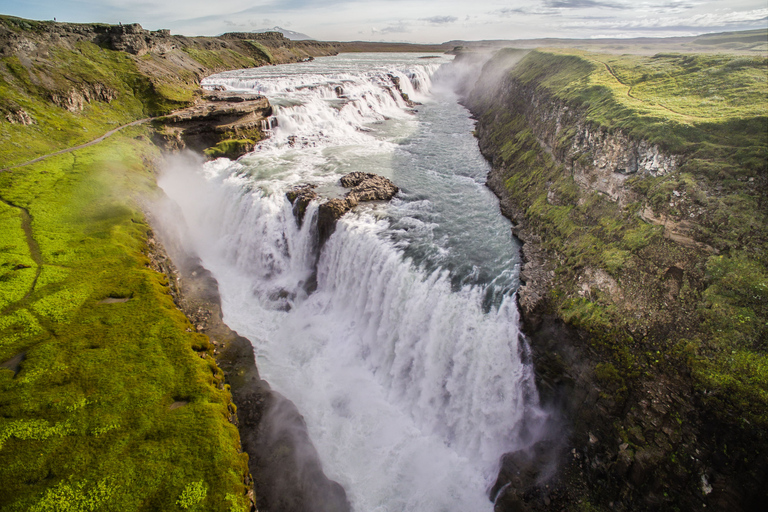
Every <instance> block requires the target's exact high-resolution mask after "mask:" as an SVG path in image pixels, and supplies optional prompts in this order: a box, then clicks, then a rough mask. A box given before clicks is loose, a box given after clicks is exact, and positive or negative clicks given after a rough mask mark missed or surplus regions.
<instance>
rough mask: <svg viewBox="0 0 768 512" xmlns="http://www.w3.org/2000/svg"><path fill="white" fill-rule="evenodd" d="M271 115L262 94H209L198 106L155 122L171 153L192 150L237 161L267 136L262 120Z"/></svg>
mask: <svg viewBox="0 0 768 512" xmlns="http://www.w3.org/2000/svg"><path fill="white" fill-rule="evenodd" d="M271 114H272V107H271V105H270V104H269V101H268V100H267V98H265V97H264V96H261V95H259V94H245V93H244V94H233V93H227V92H223V91H210V92H207V93H206V95H205V96H204V97H203V99H202V100H201V101H198V102H197V103H196V104H195V105H193V106H191V107H188V108H185V109H183V110H178V111H176V112H174V113H173V114H172V115H169V116H165V117H161V118H158V119H156V120H155V125H156V126H157V127H158V139H159V142H160V144H161V145H162V146H163V147H165V148H166V149H168V150H172V151H176V150H180V149H183V148H189V149H192V150H196V151H199V152H203V153H205V154H207V155H208V156H210V157H218V156H226V157H228V158H232V159H234V158H237V157H239V156H241V155H242V154H245V153H247V152H249V151H252V150H253V148H254V146H255V144H256V143H257V142H258V141H259V140H261V139H262V137H263V136H264V132H263V130H262V121H264V120H266V119H268V118H269V116H270V115H271ZM224 142H230V143H229V144H228V145H225V144H222V143H224ZM220 144H221V146H226V147H224V148H223V149H221V146H219V145H220ZM219 149H221V150H219Z"/></svg>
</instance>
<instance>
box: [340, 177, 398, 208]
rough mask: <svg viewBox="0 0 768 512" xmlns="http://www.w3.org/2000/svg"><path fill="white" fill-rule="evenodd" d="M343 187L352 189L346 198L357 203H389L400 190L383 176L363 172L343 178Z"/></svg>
mask: <svg viewBox="0 0 768 512" xmlns="http://www.w3.org/2000/svg"><path fill="white" fill-rule="evenodd" d="M341 185H342V186H344V187H352V190H350V191H349V192H347V195H346V197H347V198H348V199H354V200H355V201H357V202H362V201H388V200H390V199H392V198H393V197H395V195H396V194H397V193H398V192H399V190H400V189H398V188H397V186H395V184H394V183H392V181H391V180H389V179H387V178H385V177H383V176H378V175H376V174H367V173H362V172H353V173H350V174H347V175H346V176H344V177H342V178H341Z"/></svg>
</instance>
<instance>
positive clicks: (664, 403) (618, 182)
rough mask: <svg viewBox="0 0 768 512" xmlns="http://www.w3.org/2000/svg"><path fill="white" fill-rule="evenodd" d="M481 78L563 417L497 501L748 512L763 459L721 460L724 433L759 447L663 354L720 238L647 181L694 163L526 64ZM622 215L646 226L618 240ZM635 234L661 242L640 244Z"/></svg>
mask: <svg viewBox="0 0 768 512" xmlns="http://www.w3.org/2000/svg"><path fill="white" fill-rule="evenodd" d="M485 72H487V73H496V74H498V69H495V68H492V67H488V66H487V67H486V71H485ZM485 72H484V73H485ZM494 79H495V78H494V77H489V82H491V81H493V80H494ZM477 84H478V85H477V86H476V87H475V88H474V89H473V90H471V91H470V92H469V93H468V94H467V95H466V97H465V103H466V105H467V106H468V107H469V108H470V110H471V111H472V112H473V114H474V115H475V116H476V118H477V119H478V123H477V136H478V139H479V145H480V148H481V151H482V152H483V154H484V155H485V156H486V158H487V159H488V160H489V161H490V162H491V163H492V171H491V173H490V175H489V176H488V186H489V187H490V188H491V189H492V190H493V191H494V192H495V193H496V194H497V195H498V196H499V198H500V200H501V209H502V212H503V213H504V214H505V215H506V216H507V217H509V218H510V219H511V220H512V221H513V224H514V228H513V231H514V233H515V235H516V236H518V237H519V238H520V239H521V240H522V241H523V242H524V245H523V249H522V252H523V254H522V255H523V260H524V265H523V269H522V272H521V282H522V286H521V288H520V290H519V292H518V301H519V305H520V308H521V312H522V317H523V323H524V331H525V333H526V335H527V336H528V337H529V339H530V341H531V345H532V349H533V352H534V361H535V365H536V371H537V381H538V384H539V389H540V392H541V395H542V398H543V400H544V401H545V402H546V403H548V404H549V405H550V407H552V408H553V409H554V410H557V411H559V412H560V413H561V414H562V418H561V419H562V421H563V423H562V425H559V426H556V427H553V433H552V435H551V436H550V439H549V440H547V441H545V442H544V443H542V444H540V445H538V446H537V447H535V448H534V450H533V453H515V454H507V455H506V456H505V457H504V458H503V460H502V471H501V473H500V475H499V480H498V481H497V482H496V485H495V486H494V489H493V490H494V495H493V496H492V498H494V499H495V500H496V510H497V511H500V512H501V511H510V510H515V511H518V510H560V509H565V510H576V509H580V508H579V506H577V505H576V504H582V505H581V506H583V507H587V508H586V509H589V510H593V509H594V508H589V507H597V509H600V510H603V509H604V510H660V509H674V508H676V507H677V508H679V509H685V510H698V509H704V507H708V508H709V509H711V508H713V507H714V508H716V509H723V510H725V509H728V510H749V509H750V508H751V507H753V506H754V505H755V504H756V503H757V502H758V501H759V496H760V494H761V493H762V492H763V491H760V484H759V483H758V482H759V480H760V476H759V475H760V474H764V471H765V468H764V467H762V466H761V467H745V466H744V465H743V464H740V463H739V462H738V461H737V462H734V459H735V458H736V457H738V456H731V457H733V458H731V457H724V456H723V443H724V439H725V438H726V437H729V446H734V447H735V446H738V448H734V450H735V451H736V452H738V453H739V454H746V453H748V451H749V442H750V441H749V440H748V438H747V439H737V436H736V435H735V434H734V435H730V433H729V431H728V430H727V429H726V428H724V426H723V425H722V424H716V423H713V422H712V414H711V412H708V411H707V409H706V408H705V407H703V406H702V405H701V404H702V403H703V402H702V397H701V396H700V395H698V394H697V392H696V391H695V390H694V386H693V385H692V383H691V380H690V375H689V374H688V373H687V370H685V369H683V368H684V365H683V366H680V365H678V364H677V363H674V362H671V361H672V360H673V359H672V358H673V357H674V356H669V360H668V362H666V364H665V363H664V362H663V361H662V360H663V359H664V358H665V357H668V356H667V350H670V351H671V350H673V349H672V348H671V347H672V346H674V341H673V340H675V339H678V338H683V337H685V336H686V334H685V332H686V331H688V332H690V330H692V329H693V328H694V324H695V322H697V321H699V320H698V318H699V316H698V315H699V313H698V312H697V310H696V308H697V306H696V305H695V301H694V300H693V299H691V292H690V291H687V290H696V289H699V290H701V289H702V288H703V282H704V279H705V276H704V275H703V273H702V271H701V269H702V268H703V267H704V261H705V260H706V258H707V257H708V255H709V254H711V248H709V247H707V246H706V244H703V243H702V242H701V241H700V240H696V239H695V235H694V234H693V229H692V224H693V223H687V222H685V221H683V222H677V223H674V225H669V223H667V224H664V218H663V217H664V216H663V215H661V214H654V208H653V207H652V205H651V204H650V201H649V198H648V197H646V196H645V195H644V194H643V192H642V190H643V188H642V187H641V186H638V183H642V182H643V180H647V179H655V178H657V177H662V176H665V175H669V174H674V173H676V172H677V171H678V169H679V167H680V165H681V161H682V160H683V157H682V156H681V155H676V154H671V153H669V152H666V151H664V150H663V149H662V148H661V147H659V146H658V145H656V144H652V143H650V142H648V141H646V140H642V139H637V138H633V137H630V136H628V135H626V134H625V133H623V132H621V131H619V130H613V131H611V130H608V129H606V128H604V127H601V126H599V125H597V124H596V123H594V122H589V121H588V119H587V115H586V110H587V107H586V106H584V105H579V104H575V103H568V102H566V101H563V100H560V99H558V98H557V97H555V95H554V94H552V93H551V92H550V91H548V89H547V88H546V87H542V85H541V84H540V83H537V82H535V81H534V82H530V81H524V80H521V79H518V78H516V77H515V76H514V73H507V75H506V76H505V77H504V79H503V80H499V81H498V85H497V87H496V88H492V89H489V88H488V87H487V85H486V84H485V82H484V78H483V76H481V77H480V79H479V80H478V82H477ZM672 196H673V198H674V194H672ZM678 196H679V194H678ZM691 217H692V218H693V216H691ZM639 218H641V219H643V220H644V221H645V222H646V223H647V224H643V223H642V222H639V223H638V219H639ZM622 219H624V220H622ZM621 222H626V224H627V225H630V224H631V225H633V226H637V228H636V231H632V232H631V233H632V234H631V235H624V239H623V240H624V242H622V243H624V245H622V246H621V247H620V248H617V249H614V248H613V246H609V245H607V244H609V243H612V242H611V240H615V239H616V238H615V237H616V235H609V234H608V233H610V232H611V227H610V226H612V225H613V223H621ZM656 226H663V228H664V229H663V230H661V229H660V228H658V227H656ZM639 232H645V233H649V237H648V238H647V239H644V241H643V242H642V243H639V244H637V245H632V244H631V243H630V242H629V241H633V240H635V239H633V238H631V237H632V236H634V234H636V233H639ZM611 236H613V237H614V238H611ZM619 240H621V238H619ZM591 255H594V256H591ZM614 255H619V258H618V259H616V260H614V259H612V257H613V256H614ZM686 293H688V295H686ZM689 329H690V330H689ZM563 436H564V437H563ZM559 438H564V439H567V441H566V442H564V443H562V444H559V443H558V439H559ZM553 454H554V455H553ZM740 456H741V455H740ZM553 457H554V458H555V459H557V460H558V461H559V462H558V467H559V469H558V470H557V471H556V472H555V474H554V476H550V475H549V474H548V473H547V464H549V463H550V462H551V461H552V460H553ZM761 468H762V469H761Z"/></svg>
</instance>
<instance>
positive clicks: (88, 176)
mask: <svg viewBox="0 0 768 512" xmlns="http://www.w3.org/2000/svg"><path fill="white" fill-rule="evenodd" d="M147 135H148V133H146V132H145V131H144V130H143V129H130V131H128V132H127V133H125V134H123V135H116V136H115V137H113V138H111V139H108V140H107V141H105V142H103V143H101V144H99V145H97V146H93V147H91V148H88V149H85V150H81V151H77V152H75V153H73V154H69V155H63V156H60V157H55V158H51V159H49V160H46V161H44V162H41V163H38V164H36V165H33V166H27V167H24V168H21V169H17V170H14V171H11V172H7V173H3V174H0V191H2V198H3V199H4V200H5V201H7V202H10V203H12V204H14V205H17V206H20V207H23V208H26V209H27V210H28V211H29V214H30V216H31V219H32V223H31V227H32V233H33V236H34V239H35V241H36V242H37V244H38V245H39V248H40V253H41V260H42V263H41V266H42V271H41V273H40V278H39V279H38V281H37V283H36V285H35V287H34V290H32V293H31V294H30V295H29V296H28V297H26V298H24V294H26V293H27V292H28V291H29V289H30V286H31V283H30V282H29V280H26V281H23V282H22V283H20V284H19V285H18V286H17V287H14V289H15V288H18V289H19V290H18V291H16V292H13V293H9V292H6V287H3V292H4V295H3V299H4V300H5V306H4V309H3V314H2V316H0V328H2V330H1V331H0V333H1V334H0V362H2V361H6V360H9V359H11V358H13V357H14V356H16V355H18V354H22V353H23V354H24V360H23V362H22V364H21V370H20V371H19V373H18V374H17V375H15V376H14V372H13V371H11V370H9V369H5V368H0V508H1V509H3V510H9V511H12V510H95V509H99V510H102V509H103V510H113V509H114V510H175V509H188V510H222V511H223V510H227V511H229V510H231V509H232V508H231V507H234V510H244V507H245V501H244V499H243V496H244V492H245V486H244V484H243V478H244V475H245V474H247V457H246V456H245V455H244V454H241V453H239V450H238V446H239V437H238V433H237V430H236V428H235V427H234V426H233V425H231V424H230V423H228V422H227V419H226V418H227V417H228V416H229V414H230V413H231V411H230V410H229V409H228V403H229V392H228V390H227V388H226V387H225V386H224V384H223V375H222V373H221V371H220V370H218V368H217V367H216V365H215V363H214V361H213V359H212V357H211V354H210V352H209V345H208V341H207V338H206V337H205V336H202V335H199V334H196V333H194V332H192V328H191V326H190V324H189V322H188V321H187V319H186V318H185V317H184V316H183V314H182V313H181V312H179V311H178V310H177V309H176V307H175V305H174V304H173V301H172V299H171V297H170V295H169V293H168V283H167V281H166V278H165V277H164V276H163V275H161V274H158V273H157V272H155V271H153V270H151V269H150V268H148V259H147V257H146V255H145V254H144V250H145V237H146V236H147V232H148V230H149V227H148V226H147V224H146V221H145V220H144V218H143V214H142V212H141V210H140V209H139V208H138V206H137V204H136V202H135V201H134V200H133V199H132V198H133V197H138V196H142V197H145V198H149V197H152V196H153V195H154V194H155V193H156V192H155V190H156V189H155V186H154V177H153V175H152V174H151V173H149V172H147V170H146V168H145V164H144V162H145V160H147V159H151V158H155V157H156V156H157V150H156V149H155V148H154V146H152V144H151V143H150V142H149V138H148V136H147ZM18 212H19V210H18V208H13V207H10V206H7V205H2V207H1V208H0V222H2V223H3V230H2V233H3V250H2V252H0V256H1V257H2V258H3V260H2V261H3V262H4V266H3V268H4V269H7V268H8V267H9V266H12V265H16V264H17V262H21V263H26V264H30V267H32V268H30V269H24V270H23V271H21V270H19V271H15V272H17V273H18V272H29V271H30V270H33V269H34V266H35V265H34V261H31V257H30V255H29V249H28V247H26V245H27V244H26V240H25V235H24V232H23V230H22V228H21V221H20V214H19V213H18ZM4 272H14V271H6V270H4ZM108 297H125V298H130V300H128V301H127V302H118V303H102V302H101V301H102V300H103V299H105V298H108ZM174 402H186V404H185V405H182V406H181V407H177V408H174V409H171V408H170V406H171V404H173V403H174ZM233 503H234V505H233ZM89 507H90V508H89Z"/></svg>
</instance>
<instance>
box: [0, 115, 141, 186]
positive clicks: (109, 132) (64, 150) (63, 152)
mask: <svg viewBox="0 0 768 512" xmlns="http://www.w3.org/2000/svg"><path fill="white" fill-rule="evenodd" d="M152 119H154V117H145V118H144V119H139V120H138V121H133V122H131V123H128V124H124V125H122V126H118V127H117V128H115V129H113V130H110V131H108V132H107V133H105V134H104V135H102V136H101V137H99V138H96V139H93V140H92V141H91V142H86V143H85V144H80V145H79V146H73V147H71V148H67V149H62V150H60V151H56V152H54V153H48V154H47V155H43V156H39V157H37V158H35V159H33V160H30V161H28V162H24V163H20V164H16V165H12V166H10V167H6V168H4V169H0V172H6V171H10V170H11V169H16V168H18V167H24V166H25V165H30V164H34V163H36V162H39V161H41V160H45V159H46V158H50V157H52V156H58V155H63V154H65V153H71V152H72V151H77V150H78V149H83V148H87V147H88V146H93V145H94V144H98V143H99V142H101V141H103V140H104V139H106V138H107V137H109V136H111V135H114V134H115V133H117V132H119V131H120V130H122V129H123V128H128V127H129V126H136V125H139V124H142V123H146V122H147V121H151V120H152Z"/></svg>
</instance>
